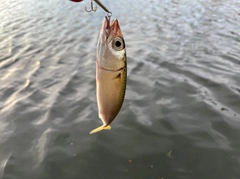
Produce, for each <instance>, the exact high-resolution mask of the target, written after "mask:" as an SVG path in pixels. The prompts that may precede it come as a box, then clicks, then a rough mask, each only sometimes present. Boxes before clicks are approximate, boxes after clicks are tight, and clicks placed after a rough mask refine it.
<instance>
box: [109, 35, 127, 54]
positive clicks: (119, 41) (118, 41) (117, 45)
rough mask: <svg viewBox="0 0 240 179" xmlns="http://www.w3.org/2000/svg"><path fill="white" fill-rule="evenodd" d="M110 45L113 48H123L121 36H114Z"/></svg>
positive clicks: (118, 49)
mask: <svg viewBox="0 0 240 179" xmlns="http://www.w3.org/2000/svg"><path fill="white" fill-rule="evenodd" d="M112 46H113V48H114V49H115V50H117V51H120V50H122V49H124V47H125V44H124V41H123V39H122V38H121V37H116V38H114V39H113V41H112Z"/></svg>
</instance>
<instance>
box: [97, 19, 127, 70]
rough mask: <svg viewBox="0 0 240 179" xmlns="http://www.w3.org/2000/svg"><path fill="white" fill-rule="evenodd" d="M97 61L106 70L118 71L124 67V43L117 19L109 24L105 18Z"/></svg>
mask: <svg viewBox="0 0 240 179" xmlns="http://www.w3.org/2000/svg"><path fill="white" fill-rule="evenodd" d="M97 61H98V64H99V65H100V67H102V68H104V69H107V70H113V71H116V70H119V69H121V68H124V67H125V66H126V49H125V42H124V38H123V35H122V31H121V29H120V26H119V23H118V20H117V19H114V20H113V21H112V22H110V20H109V18H108V17H105V18H104V20H103V23H102V28H101V31H100V35H99V40H98V47H97Z"/></svg>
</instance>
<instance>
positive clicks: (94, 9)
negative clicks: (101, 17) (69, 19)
mask: <svg viewBox="0 0 240 179" xmlns="http://www.w3.org/2000/svg"><path fill="white" fill-rule="evenodd" d="M96 10H97V6H95V7H93V0H91V9H90V10H88V9H87V7H86V6H85V11H87V12H92V11H93V12H95V11H96Z"/></svg>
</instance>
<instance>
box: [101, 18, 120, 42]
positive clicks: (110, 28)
mask: <svg viewBox="0 0 240 179" xmlns="http://www.w3.org/2000/svg"><path fill="white" fill-rule="evenodd" d="M119 30H120V27H119V23H118V20H117V19H114V20H112V21H111V22H110V19H109V18H108V17H105V18H104V20H103V23H102V30H101V35H102V40H103V41H102V42H104V41H110V40H111V39H112V37H114V36H115V35H116V34H117V32H118V31H119Z"/></svg>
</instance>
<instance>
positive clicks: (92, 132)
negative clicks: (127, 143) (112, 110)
mask: <svg viewBox="0 0 240 179" xmlns="http://www.w3.org/2000/svg"><path fill="white" fill-rule="evenodd" d="M102 130H111V126H109V125H108V126H100V127H98V128H96V129H93V130H92V131H91V132H90V133H89V134H94V133H97V132H99V131H102Z"/></svg>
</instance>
